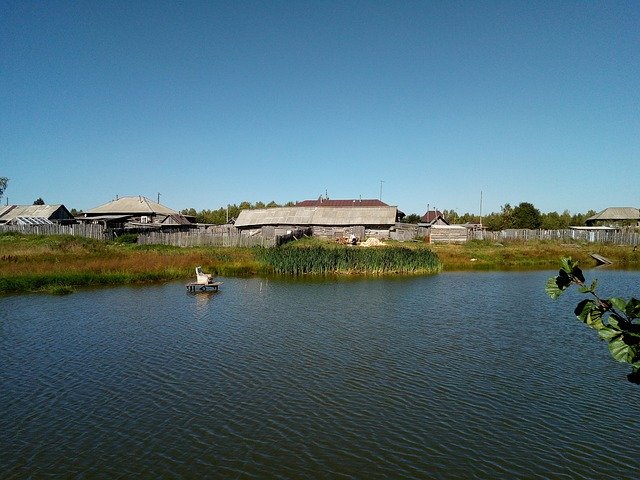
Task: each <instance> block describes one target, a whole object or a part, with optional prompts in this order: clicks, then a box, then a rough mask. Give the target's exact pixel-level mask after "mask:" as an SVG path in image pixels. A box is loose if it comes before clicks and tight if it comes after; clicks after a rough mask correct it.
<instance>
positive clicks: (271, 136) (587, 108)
mask: <svg viewBox="0 0 640 480" xmlns="http://www.w3.org/2000/svg"><path fill="white" fill-rule="evenodd" d="M639 160H640V4H639V3H638V2H617V1H616V2H613V1H607V2H595V1H589V2H562V1H553V2H520V1H504V2H475V1H474V2H472V1H469V2H453V1H424V2H422V1H406V2H399V1H398V2H395V1H385V2H383V1H370V2H361V1H339V2H332V1H304V0H301V1H287V2H280V1H264V2H261V1H256V2H244V1H231V2H214V1H209V2H190V1H187V2H180V3H178V2H164V1H148V2H139V1H123V2H110V1H99V2H98V1H87V2H57V1H47V2H27V1H6V0H0V176H6V177H9V178H10V181H9V186H8V189H7V191H6V193H5V195H6V196H7V197H8V199H9V203H16V204H30V203H32V202H33V201H34V200H35V199H36V198H38V197H42V198H43V199H44V200H45V201H46V202H47V203H64V204H65V205H66V206H67V207H68V208H77V209H85V210H86V209H89V208H93V207H95V206H98V205H101V204H103V203H106V202H108V201H109V200H111V199H113V198H115V197H116V195H119V196H124V195H145V196H148V197H149V198H151V199H157V193H158V192H160V194H161V197H160V201H161V203H163V204H165V205H167V206H169V207H171V208H174V209H177V210H180V209H183V208H189V207H193V208H195V209H196V210H201V209H217V208H219V207H222V206H226V205H227V204H228V203H231V204H233V203H236V204H237V203H240V202H241V201H245V200H246V201H250V202H252V203H253V202H257V201H264V202H269V201H272V200H274V201H276V202H278V203H284V202H287V201H299V200H305V199H310V198H317V197H318V196H320V195H323V194H325V193H327V194H328V195H329V197H330V198H334V199H342V198H359V197H362V198H379V197H380V190H381V186H382V200H383V201H385V202H387V203H389V204H391V205H397V206H398V207H399V208H400V209H401V210H403V211H404V212H405V213H420V214H422V213H424V212H425V211H426V209H427V205H430V206H431V207H434V206H435V207H437V208H439V209H455V210H456V211H458V212H459V213H464V212H472V213H478V212H479V209H480V195H481V193H480V192H482V196H483V207H482V208H483V213H489V212H492V211H499V210H500V206H501V205H504V204H506V203H510V204H512V205H516V204H518V203H520V202H531V203H533V204H534V205H535V206H536V207H537V208H539V209H540V210H541V211H543V212H549V211H558V212H561V211H563V210H565V209H568V210H569V211H571V212H572V213H580V212H586V211H587V210H589V209H594V210H601V209H603V208H606V207H608V206H635V207H640V170H639V168H638V167H639V165H640V161H639ZM381 181H383V182H384V183H381ZM2 203H3V204H4V203H6V198H3V199H2Z"/></svg>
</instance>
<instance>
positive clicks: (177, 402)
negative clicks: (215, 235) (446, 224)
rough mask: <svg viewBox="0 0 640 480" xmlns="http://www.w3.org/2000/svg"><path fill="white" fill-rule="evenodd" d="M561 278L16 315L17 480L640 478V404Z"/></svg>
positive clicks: (341, 287)
mask: <svg viewBox="0 0 640 480" xmlns="http://www.w3.org/2000/svg"><path fill="white" fill-rule="evenodd" d="M585 273H586V274H587V277H588V278H589V279H590V278H593V276H596V277H597V278H598V280H599V284H600V285H601V287H600V290H601V291H602V293H603V294H604V295H613V294H615V295H618V296H625V297H628V296H631V295H635V296H638V295H640V272H626V271H607V270H599V271H591V272H585ZM553 274H554V272H551V271H547V272H488V273H443V274H440V275H435V276H427V277H416V278H412V277H408V278H406V277H405V278H383V279H362V278H360V279H323V280H309V281H294V280H278V279H258V278H251V279H235V278H226V279H222V280H223V281H224V284H223V285H222V286H221V290H220V292H218V293H197V294H188V293H186V291H185V290H186V289H185V286H184V284H185V282H178V283H168V284H164V285H157V286H146V287H133V288H132V287H122V288H113V289H100V290H86V291H80V292H77V293H75V294H73V295H69V296H62V297H57V296H48V295H20V296H9V297H3V298H0V467H1V471H2V475H1V476H2V478H4V479H13V478H16V479H17V478H48V477H53V478H60V477H65V478H108V479H114V478H132V477H145V478H160V477H162V478H238V479H250V478H308V479H315V478H366V479H372V478H442V479H447V478H497V477H500V478H554V479H555V478H566V479H579V478H585V479H586V478H594V479H595V478H597V479H604V478H611V479H621V478H638V475H639V473H638V472H640V455H638V447H639V446H640V440H639V438H640V386H637V385H633V384H631V383H629V382H628V381H627V379H626V374H627V373H628V372H629V371H630V368H629V367H628V366H627V365H624V364H619V363H616V362H615V361H614V360H613V359H612V358H611V357H610V355H609V352H608V349H607V346H606V344H605V343H603V342H600V341H598V339H597V336H596V333H595V332H594V331H592V330H590V329H588V328H587V327H586V326H584V325H583V324H581V323H580V322H579V321H578V320H576V319H575V317H574V316H573V309H574V307H575V304H576V303H577V301H578V299H579V298H581V297H580V295H579V294H578V293H577V292H570V293H569V294H567V295H566V296H565V297H562V298H561V299H559V300H557V301H552V300H551V299H549V298H548V297H547V296H546V295H545V293H544V284H545V281H546V279H547V278H548V277H550V276H552V275H553Z"/></svg>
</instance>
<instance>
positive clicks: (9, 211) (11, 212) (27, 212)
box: [0, 204, 64, 222]
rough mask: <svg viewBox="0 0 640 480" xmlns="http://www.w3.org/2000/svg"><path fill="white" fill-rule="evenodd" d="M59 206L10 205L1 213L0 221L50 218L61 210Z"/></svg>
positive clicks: (60, 205)
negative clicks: (20, 218)
mask: <svg viewBox="0 0 640 480" xmlns="http://www.w3.org/2000/svg"><path fill="white" fill-rule="evenodd" d="M60 207H64V206H63V205H62V204H59V205H9V206H7V207H5V208H4V209H3V210H2V211H1V212H0V221H2V222H9V221H11V220H13V219H14V218H16V217H44V218H50V217H51V216H52V215H54V214H55V213H56V211H57V210H58V209H59V208H60Z"/></svg>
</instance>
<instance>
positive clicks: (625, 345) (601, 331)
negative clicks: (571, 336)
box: [545, 258, 640, 384]
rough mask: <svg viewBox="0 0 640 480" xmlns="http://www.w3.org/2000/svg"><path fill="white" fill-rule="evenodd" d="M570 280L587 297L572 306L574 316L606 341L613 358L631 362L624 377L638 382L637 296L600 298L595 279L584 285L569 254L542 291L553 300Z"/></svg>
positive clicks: (639, 308)
mask: <svg viewBox="0 0 640 480" xmlns="http://www.w3.org/2000/svg"><path fill="white" fill-rule="evenodd" d="M573 284H575V285H576V286H577V287H578V289H579V291H580V292H582V293H584V294H586V295H589V297H590V298H586V299H584V300H582V301H581V302H580V303H578V305H577V307H576V308H575V310H574V313H575V315H576V317H577V318H578V320H580V321H582V322H583V323H585V324H586V325H587V326H589V327H590V328H593V329H594V330H596V331H597V332H598V335H599V336H600V338H601V339H602V340H605V341H607V342H608V343H609V351H610V352H611V355H612V356H613V358H614V359H616V360H617V361H618V362H625V363H629V364H631V373H630V374H629V375H627V378H628V379H629V381H631V382H633V383H637V384H640V324H639V323H638V319H639V318H640V300H638V299H636V298H631V299H629V301H626V300H624V299H623V298H619V297H612V298H607V299H603V298H601V297H600V296H599V295H598V294H597V292H596V287H597V285H598V282H597V280H593V281H592V282H591V284H590V285H588V284H587V282H586V280H585V278H584V275H583V274H582V270H580V268H579V267H578V262H577V261H573V260H572V259H571V258H563V259H562V261H561V267H560V270H559V272H558V276H556V277H551V278H550V279H549V280H548V281H547V284H546V286H545V292H546V293H547V295H549V296H550V297H551V298H552V299H554V300H555V299H557V298H558V297H559V296H560V295H562V293H563V292H564V291H565V290H567V289H568V288H569V287H570V286H571V285H573Z"/></svg>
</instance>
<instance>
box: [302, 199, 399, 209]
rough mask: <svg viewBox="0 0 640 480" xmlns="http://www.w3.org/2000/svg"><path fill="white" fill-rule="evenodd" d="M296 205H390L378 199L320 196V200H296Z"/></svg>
mask: <svg viewBox="0 0 640 480" xmlns="http://www.w3.org/2000/svg"><path fill="white" fill-rule="evenodd" d="M295 206H296V207H388V206H389V205H387V204H386V203H384V202H383V201H381V200H377V199H365V200H363V199H358V200H329V199H324V198H319V199H318V200H303V201H302V202H296V204H295Z"/></svg>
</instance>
